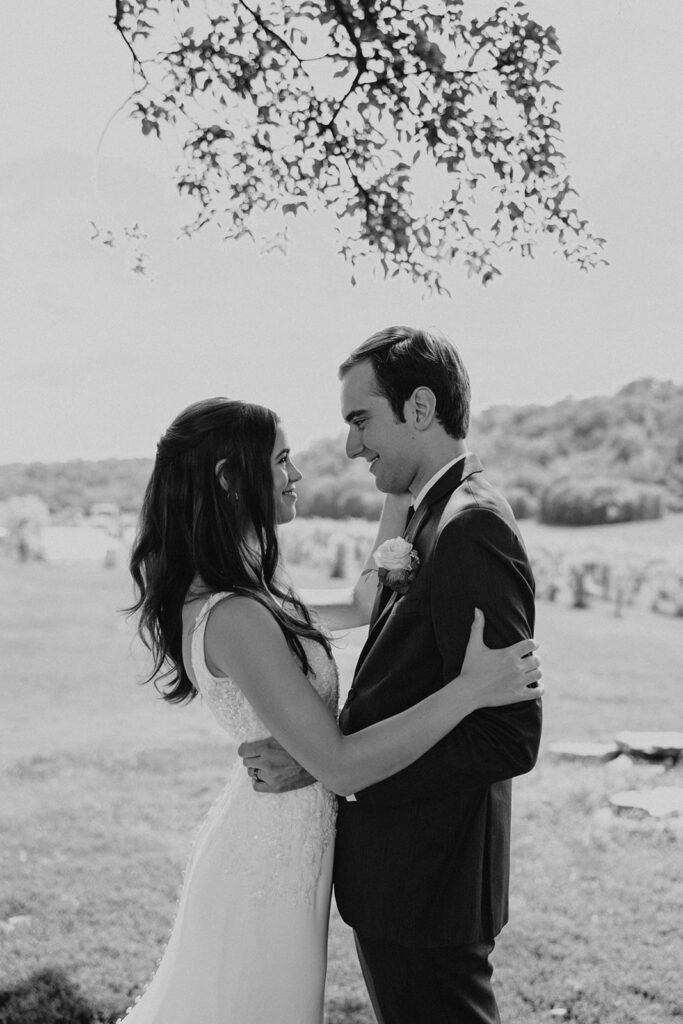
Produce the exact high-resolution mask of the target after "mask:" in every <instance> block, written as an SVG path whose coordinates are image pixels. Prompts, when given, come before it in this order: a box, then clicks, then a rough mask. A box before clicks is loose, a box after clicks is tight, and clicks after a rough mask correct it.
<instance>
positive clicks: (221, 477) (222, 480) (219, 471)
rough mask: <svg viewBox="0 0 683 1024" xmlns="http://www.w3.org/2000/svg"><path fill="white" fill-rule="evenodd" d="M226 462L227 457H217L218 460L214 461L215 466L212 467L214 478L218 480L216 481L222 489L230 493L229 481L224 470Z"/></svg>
mask: <svg viewBox="0 0 683 1024" xmlns="http://www.w3.org/2000/svg"><path fill="white" fill-rule="evenodd" d="M226 462H227V459H219V460H218V462H217V463H216V468H215V469H214V473H215V474H216V480H218V483H219V484H220V485H221V487H222V488H223V490H224V491H226V492H227V493H228V494H229V493H230V481H229V480H228V477H227V474H226V472H225V463H226Z"/></svg>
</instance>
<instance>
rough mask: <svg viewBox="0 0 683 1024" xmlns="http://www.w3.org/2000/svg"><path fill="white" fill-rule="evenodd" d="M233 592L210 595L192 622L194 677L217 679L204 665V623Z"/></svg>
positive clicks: (225, 591) (227, 591) (226, 591)
mask: <svg viewBox="0 0 683 1024" xmlns="http://www.w3.org/2000/svg"><path fill="white" fill-rule="evenodd" d="M233 596H234V592H233V591H232V590H224V591H221V592H219V593H217V594H211V596H210V597H209V598H208V599H207V600H206V601H205V602H204V604H203V605H202V606H201V608H200V609H199V611H198V612H197V617H196V619H195V620H194V626H193V628H192V647H191V650H192V667H193V668H194V671H195V675H197V676H199V675H200V673H201V675H207V676H209V678H211V679H216V678H218V677H217V676H214V675H212V673H211V672H210V671H209V666H208V665H207V664H206V655H205V653H204V634H205V632H206V623H207V622H208V620H209V615H210V614H211V611H212V609H213V608H215V607H216V605H217V604H218V603H219V602H220V601H223V600H224V599H225V598H226V597H233ZM221 678H222V677H221Z"/></svg>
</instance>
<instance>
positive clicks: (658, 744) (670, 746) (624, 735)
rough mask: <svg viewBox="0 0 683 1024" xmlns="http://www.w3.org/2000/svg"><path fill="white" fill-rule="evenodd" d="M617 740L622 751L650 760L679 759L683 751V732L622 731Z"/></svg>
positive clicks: (616, 737)
mask: <svg viewBox="0 0 683 1024" xmlns="http://www.w3.org/2000/svg"><path fill="white" fill-rule="evenodd" d="M615 741H616V744H617V746H618V748H619V750H620V751H623V752H624V753H626V754H629V755H630V756H631V757H642V758H645V759H646V760H648V761H663V760H664V759H671V760H674V761H677V760H678V759H679V757H680V756H681V754H682V753H683V732H620V733H618V734H617V735H616V736H615Z"/></svg>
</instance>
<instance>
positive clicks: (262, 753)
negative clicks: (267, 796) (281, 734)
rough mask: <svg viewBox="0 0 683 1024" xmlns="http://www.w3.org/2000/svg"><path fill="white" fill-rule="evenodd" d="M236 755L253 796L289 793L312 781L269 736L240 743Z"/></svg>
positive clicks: (310, 776) (304, 770)
mask: <svg viewBox="0 0 683 1024" xmlns="http://www.w3.org/2000/svg"><path fill="white" fill-rule="evenodd" d="M237 754H238V756H239V757H241V758H242V763H243V764H244V768H245V771H248V772H249V775H250V777H251V784H252V786H253V788H254V789H255V790H256V792H257V793H289V792H290V791H291V790H293V789H303V788H304V787H305V786H312V785H313V783H314V782H315V781H316V780H315V779H314V778H313V776H312V775H310V774H309V773H308V772H307V771H306V769H305V768H302V767H301V765H300V764H299V762H298V761H295V760H294V758H293V757H291V756H290V755H289V754H288V753H287V751H286V750H285V748H284V747H283V746H282V745H281V744H280V743H278V741H277V740H276V739H274V738H273V737H272V736H269V737H268V738H267V739H265V740H252V741H250V742H249V743H240V745H239V747H238V748H237Z"/></svg>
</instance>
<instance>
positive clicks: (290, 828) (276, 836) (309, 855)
mask: <svg viewBox="0 0 683 1024" xmlns="http://www.w3.org/2000/svg"><path fill="white" fill-rule="evenodd" d="M227 596H229V595H227V594H223V593H220V594H213V595H212V596H211V597H210V598H209V599H208V601H207V602H206V603H205V604H204V606H203V607H202V608H201V610H200V612H199V614H198V616H197V619H196V622H195V627H194V631H193V634H192V642H191V658H192V669H193V672H194V676H195V679H196V681H197V685H198V688H199V692H200V694H201V696H202V699H203V700H204V702H205V703H206V705H207V707H208V708H209V709H210V711H211V712H212V714H213V715H214V717H215V718H216V719H217V720H218V722H219V724H220V725H221V726H222V727H223V728H224V729H225V730H226V731H227V732H228V733H229V734H230V736H231V737H232V739H233V740H234V741H235V742H236V743H242V742H244V741H246V740H255V739H263V738H265V737H266V736H268V735H270V731H269V730H268V729H267V728H266V726H265V725H264V724H263V722H261V721H260V719H259V718H258V716H257V714H256V712H255V711H254V709H253V708H252V706H251V705H250V703H249V701H248V700H247V699H246V697H245V696H244V694H243V693H242V691H241V690H240V689H239V687H237V686H236V685H235V683H233V682H232V680H231V679H230V678H229V677H219V676H214V675H212V674H211V672H210V671H209V668H208V666H207V664H206V658H205V654H204V633H205V630H206V622H207V619H208V617H209V613H210V611H211V609H212V608H213V607H214V606H215V605H216V604H217V603H218V602H219V601H220V600H222V599H223V598H225V597H227ZM302 644H303V645H304V647H305V650H306V656H307V658H308V661H309V666H310V667H309V672H308V679H309V681H310V683H311V686H313V687H314V688H315V690H316V691H317V692H318V693H319V694H320V696H321V697H322V699H323V700H324V701H325V703H326V704H327V706H328V707H329V708H330V709H331V710H332V711H333V713H334V714H335V715H336V713H337V706H338V702H339V680H338V674H337V667H336V665H335V663H334V661H333V659H332V658H330V657H328V655H327V653H326V652H325V649H324V648H323V647H321V645H320V644H318V643H316V642H315V641H314V640H308V639H306V638H302ZM273 682H274V685H275V684H276V683H277V680H274V681H273ZM336 807H337V805H336V798H335V796H334V794H333V793H330V792H329V791H328V790H326V789H325V788H324V787H323V786H322V785H321V784H320V783H315V784H314V785H311V786H306V787H304V788H302V789H297V790H292V791H291V792H287V793H272V794H271V793H255V792H254V791H253V789H252V786H251V780H250V779H249V776H248V775H247V772H246V769H245V768H244V766H243V765H242V763H241V761H240V760H239V759H238V760H237V761H236V763H235V766H234V769H233V773H232V775H231V777H230V779H229V780H228V783H227V785H226V787H225V789H224V791H223V793H222V794H221V796H220V797H219V798H218V800H217V801H216V803H215V804H214V806H213V807H212V808H211V810H210V812H209V814H208V817H207V821H206V824H205V828H206V829H207V830H208V831H209V832H215V833H216V834H219V833H220V831H221V829H222V828H223V823H225V827H227V828H228V829H229V832H230V836H231V841H230V852H229V856H226V857H225V859H224V861H223V870H224V871H225V872H226V874H227V875H229V876H231V877H232V879H233V881H234V882H235V884H237V881H238V880H239V885H240V886H241V887H242V889H243V891H244V893H245V895H248V898H249V899H250V900H253V901H257V902H259V903H263V902H264V901H271V902H275V903H278V902H280V901H282V900H284V901H285V902H286V903H287V904H288V905H298V904H300V903H301V902H302V901H303V902H305V903H306V902H310V901H311V900H312V899H313V894H314V893H315V891H316V887H317V884H318V879H319V877H320V872H321V870H322V865H323V862H324V858H325V857H326V851H327V850H328V849H329V847H330V844H331V842H332V840H333V839H334V834H335V819H336Z"/></svg>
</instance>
